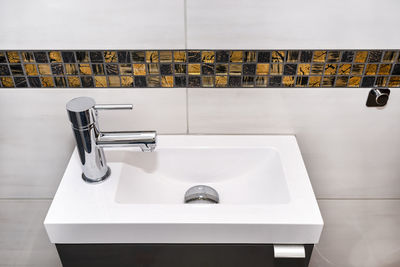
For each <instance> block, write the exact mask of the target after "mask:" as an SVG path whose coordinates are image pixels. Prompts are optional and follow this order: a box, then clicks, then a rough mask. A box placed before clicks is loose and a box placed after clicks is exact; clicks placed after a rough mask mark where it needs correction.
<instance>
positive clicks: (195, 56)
mask: <svg viewBox="0 0 400 267" xmlns="http://www.w3.org/2000/svg"><path fill="white" fill-rule="evenodd" d="M188 61H189V62H190V63H200V62H201V52H200V51H189V52H188Z"/></svg>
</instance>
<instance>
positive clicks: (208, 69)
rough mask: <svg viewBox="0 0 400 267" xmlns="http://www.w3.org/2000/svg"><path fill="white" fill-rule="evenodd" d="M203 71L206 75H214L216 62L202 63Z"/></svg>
mask: <svg viewBox="0 0 400 267" xmlns="http://www.w3.org/2000/svg"><path fill="white" fill-rule="evenodd" d="M201 72H202V74H204V75H214V64H207V63H206V64H203V65H201Z"/></svg>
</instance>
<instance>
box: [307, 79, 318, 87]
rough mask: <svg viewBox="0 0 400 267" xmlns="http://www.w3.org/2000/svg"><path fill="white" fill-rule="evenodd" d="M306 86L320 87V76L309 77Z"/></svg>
mask: <svg viewBox="0 0 400 267" xmlns="http://www.w3.org/2000/svg"><path fill="white" fill-rule="evenodd" d="M308 86H310V87H321V77H320V76H310V77H309V81H308Z"/></svg>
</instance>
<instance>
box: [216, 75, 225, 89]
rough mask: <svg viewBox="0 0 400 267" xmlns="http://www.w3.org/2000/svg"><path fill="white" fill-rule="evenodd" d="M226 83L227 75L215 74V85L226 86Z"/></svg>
mask: <svg viewBox="0 0 400 267" xmlns="http://www.w3.org/2000/svg"><path fill="white" fill-rule="evenodd" d="M227 84H228V77H227V76H216V77H215V87H226V86H227Z"/></svg>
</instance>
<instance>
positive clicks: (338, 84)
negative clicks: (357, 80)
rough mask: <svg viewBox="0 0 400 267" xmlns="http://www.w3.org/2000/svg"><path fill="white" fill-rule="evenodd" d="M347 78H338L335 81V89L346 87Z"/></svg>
mask: <svg viewBox="0 0 400 267" xmlns="http://www.w3.org/2000/svg"><path fill="white" fill-rule="evenodd" d="M348 80H349V76H338V77H337V79H336V83H335V86H336V87H346V85H347V81H348Z"/></svg>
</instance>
